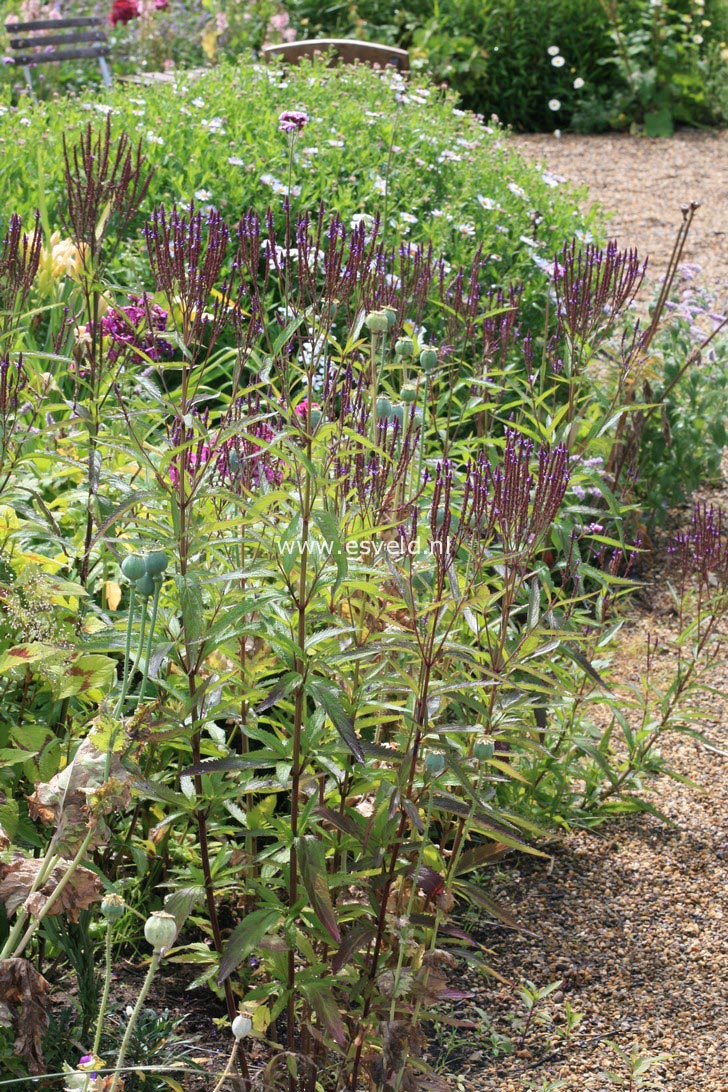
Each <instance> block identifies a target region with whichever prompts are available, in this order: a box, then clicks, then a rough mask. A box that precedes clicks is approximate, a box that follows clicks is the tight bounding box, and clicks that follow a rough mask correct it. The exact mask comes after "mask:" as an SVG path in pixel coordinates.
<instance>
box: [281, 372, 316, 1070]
mask: <svg viewBox="0 0 728 1092" xmlns="http://www.w3.org/2000/svg"><path fill="white" fill-rule="evenodd" d="M309 393H310V384H309ZM309 404H310V403H309ZM310 461H311V436H310V433H307V436H306V465H307V466H308V465H310ZM305 474H306V483H305V487H304V496H303V509H302V519H301V568H300V572H299V576H298V595H297V603H296V607H297V611H298V627H297V638H298V653H297V657H296V670H297V671H298V672H299V674H300V675H301V682H300V683H299V685H298V689H297V690H296V699H295V709H294V717H293V754H292V767H291V852H290V855H289V863H288V906H289V908H290V910H291V911H292V910H293V907H294V906H295V905H296V901H297V899H298V854H297V851H296V839H297V838H298V812H299V799H298V797H299V791H300V781H301V737H302V734H303V712H304V697H305V695H304V680H303V675H304V671H305V666H306V665H305V652H304V649H305V644H306V606H307V595H306V578H307V561H308V535H309V522H310V517H311V476H310V474H309V472H308V470H307V469H306V471H305ZM287 978H288V981H287V987H288V1007H287V1025H288V1026H287V1029H286V1042H287V1047H288V1050H290V1051H293V1050H295V1022H296V998H295V987H296V959H295V952H294V951H293V949H292V948H291V949H290V950H289V953H288V976H287ZM293 1081H294V1079H293V1077H291V1080H290V1086H291V1089H293V1087H294V1084H293Z"/></svg>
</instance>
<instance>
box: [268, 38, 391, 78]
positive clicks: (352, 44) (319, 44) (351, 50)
mask: <svg viewBox="0 0 728 1092" xmlns="http://www.w3.org/2000/svg"><path fill="white" fill-rule="evenodd" d="M325 53H333V54H335V58H334V59H335V60H339V61H341V62H342V63H343V64H356V63H357V62H359V63H361V64H369V65H379V66H380V67H382V68H385V67H386V66H387V65H394V67H395V68H397V69H399V71H400V72H407V71H408V70H409V53H408V52H407V50H406V49H397V48H395V47H394V46H387V45H379V44H378V43H377V42H361V41H359V40H358V39H356V38H305V39H303V40H302V41H300V42H282V43H281V44H279V45H270V46H263V48H262V50H261V56H262V57H263V59H264V60H273V59H275V58H280V59H281V60H282V61H288V62H290V63H291V64H298V62H299V61H300V60H302V59H303V58H304V57H307V58H309V59H311V60H312V59H313V58H314V57H315V56H317V55H321V54H325Z"/></svg>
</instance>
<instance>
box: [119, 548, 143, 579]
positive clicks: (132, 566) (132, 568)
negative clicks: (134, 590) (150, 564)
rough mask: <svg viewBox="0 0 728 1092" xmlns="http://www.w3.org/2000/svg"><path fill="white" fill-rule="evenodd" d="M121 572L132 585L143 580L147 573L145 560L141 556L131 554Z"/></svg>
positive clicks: (125, 560)
mask: <svg viewBox="0 0 728 1092" xmlns="http://www.w3.org/2000/svg"><path fill="white" fill-rule="evenodd" d="M121 571H122V573H123V574H124V576H125V577H126V579H127V580H129V581H131V582H132V583H134V582H135V581H137V580H141V578H142V577H143V576H144V574H145V573H146V571H147V569H146V565H145V564H144V558H143V557H140V556H139V554H129V556H128V557H125V558H124V560H123V561H122V563H121Z"/></svg>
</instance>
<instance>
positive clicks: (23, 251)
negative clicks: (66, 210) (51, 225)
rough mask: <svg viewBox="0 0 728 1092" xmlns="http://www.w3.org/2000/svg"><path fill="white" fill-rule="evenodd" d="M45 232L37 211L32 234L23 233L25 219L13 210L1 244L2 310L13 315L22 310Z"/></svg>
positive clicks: (36, 270) (0, 296) (33, 277)
mask: <svg viewBox="0 0 728 1092" xmlns="http://www.w3.org/2000/svg"><path fill="white" fill-rule="evenodd" d="M42 243H43V232H42V229H41V226H40V213H39V212H37V211H36V214H35V220H34V223H33V231H32V234H31V235H30V236H28V235H27V234H26V233H24V232H23V221H22V220H21V218H20V216H17V215H16V214H15V213H13V214H12V215H11V216H10V219H9V220H8V225H7V228H6V231H5V235H4V236H3V241H2V244H0V311H3V312H4V313H5V315H6V316H13V315H15V314H16V313H17V312H18V311H20V310H22V307H23V305H24V303H25V300H26V297H27V295H28V292H29V291H30V287H31V285H32V283H33V281H34V280H35V275H36V273H37V272H38V264H39V262H40V252H41V246H42Z"/></svg>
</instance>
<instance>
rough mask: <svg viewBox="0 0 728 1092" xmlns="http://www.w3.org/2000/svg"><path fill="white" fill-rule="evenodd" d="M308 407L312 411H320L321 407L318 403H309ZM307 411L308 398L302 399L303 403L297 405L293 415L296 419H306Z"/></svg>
mask: <svg viewBox="0 0 728 1092" xmlns="http://www.w3.org/2000/svg"><path fill="white" fill-rule="evenodd" d="M310 407H311V409H312V410H320V409H321V406H320V405H319V404H318V402H311V403H310ZM308 410H309V401H308V398H304V399H303V401H302V402H299V403H298V405H297V406H296V407H295V408H294V410H293V412H294V413H295V415H296V417H308Z"/></svg>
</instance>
